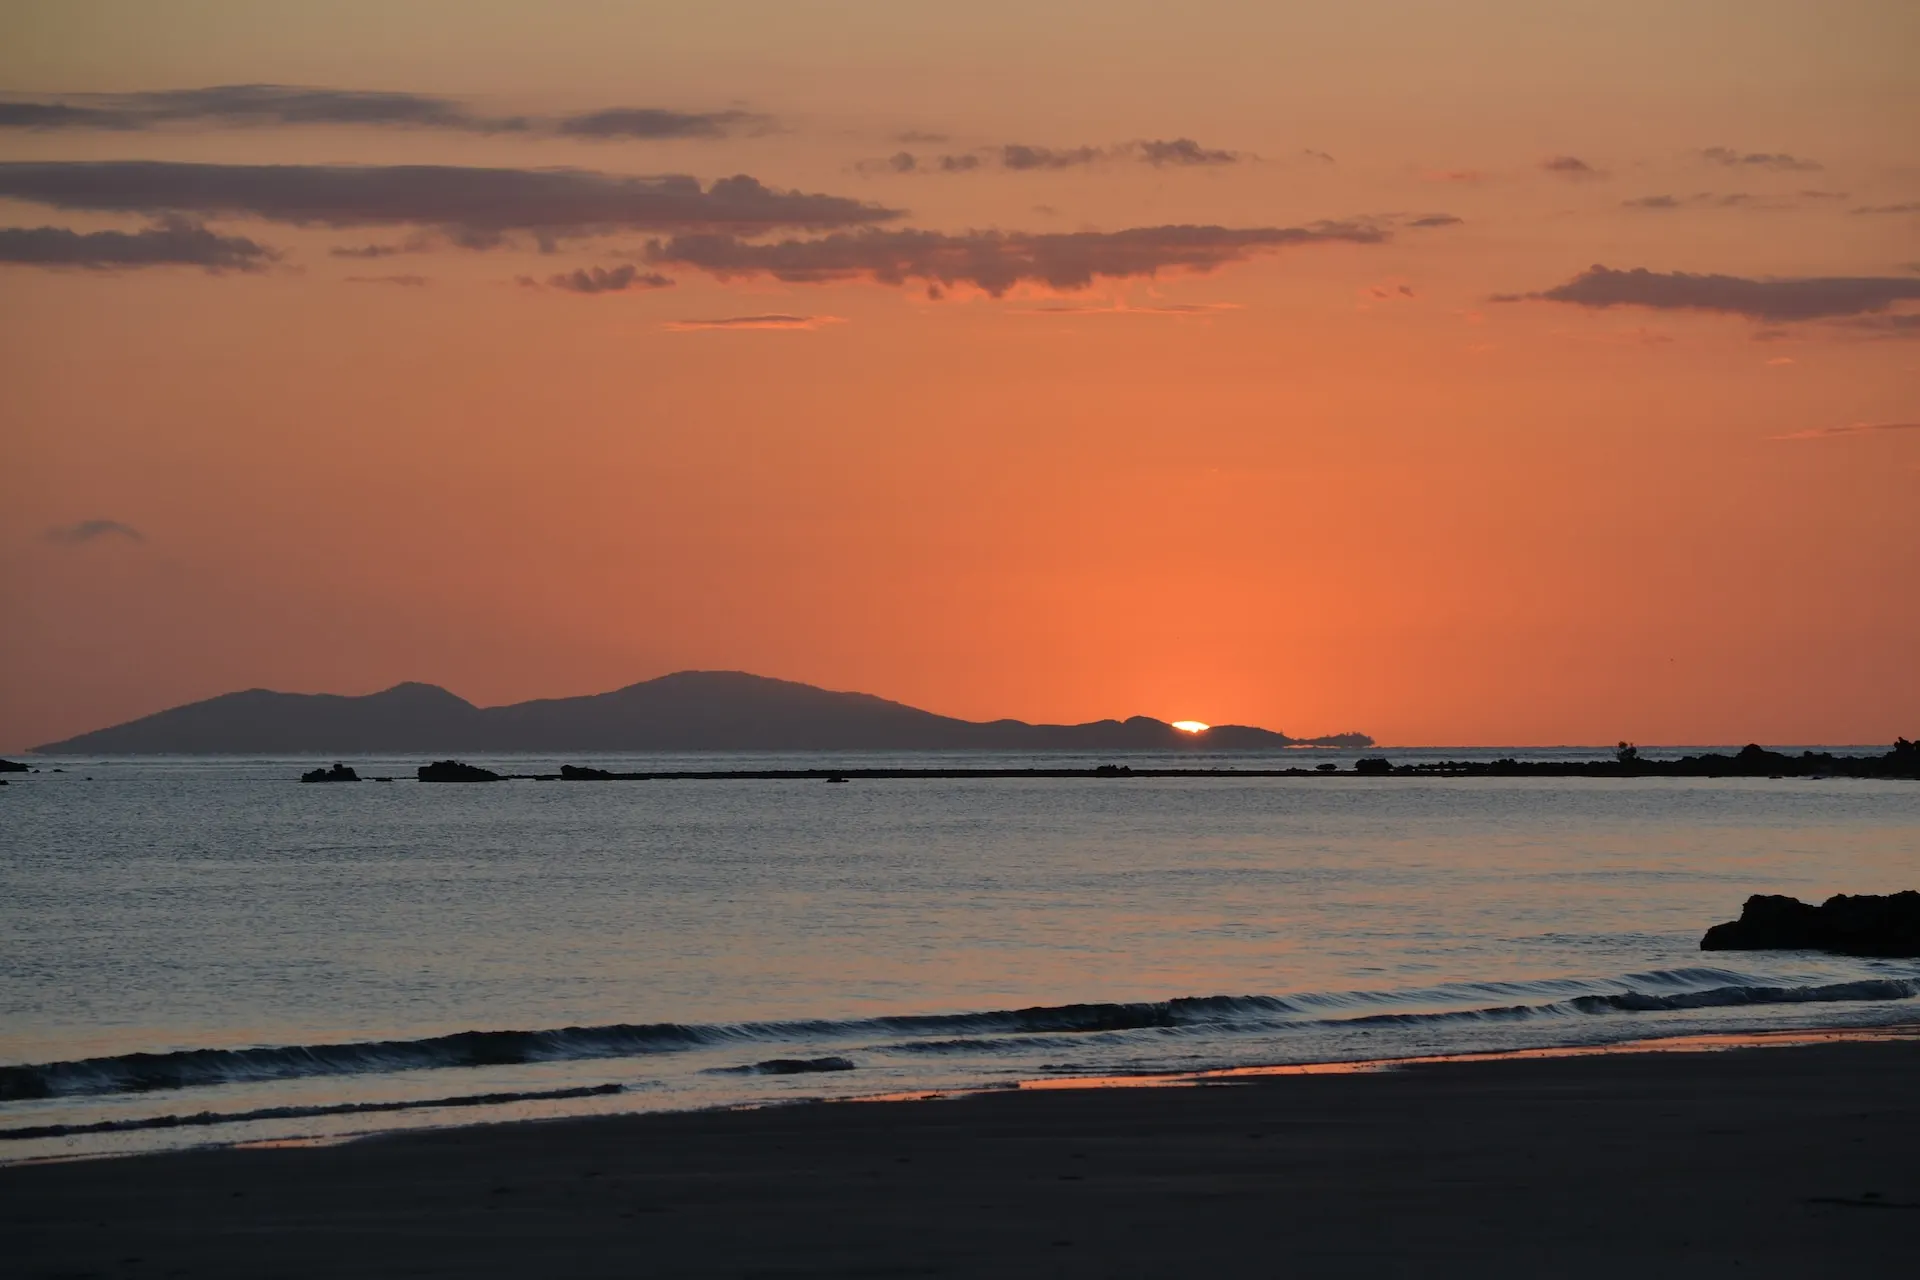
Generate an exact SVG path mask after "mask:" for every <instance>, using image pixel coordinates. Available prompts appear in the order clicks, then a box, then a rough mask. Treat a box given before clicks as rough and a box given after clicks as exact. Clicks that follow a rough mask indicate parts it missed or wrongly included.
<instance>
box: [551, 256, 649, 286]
mask: <svg viewBox="0 0 1920 1280" xmlns="http://www.w3.org/2000/svg"><path fill="white" fill-rule="evenodd" d="M547 284H548V286H549V287H551V288H555V289H565V290H566V291H567V292H568V293H620V292H623V291H625V290H627V289H671V288H672V287H673V281H672V280H670V279H668V278H667V277H666V276H663V275H660V274H659V273H658V272H653V271H641V270H640V268H638V267H636V266H634V265H633V264H632V263H627V264H626V265H625V266H619V267H581V268H580V269H579V270H577V271H562V272H561V273H560V274H558V275H553V276H548V277H547Z"/></svg>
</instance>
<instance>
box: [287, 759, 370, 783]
mask: <svg viewBox="0 0 1920 1280" xmlns="http://www.w3.org/2000/svg"><path fill="white" fill-rule="evenodd" d="M300 781H302V782H358V781H360V775H359V774H357V773H355V772H354V771H353V770H352V768H350V767H349V766H347V765H344V764H341V763H340V762H339V761H337V760H336V761H335V762H334V765H333V768H331V769H309V770H307V772H305V773H303V774H301V775H300Z"/></svg>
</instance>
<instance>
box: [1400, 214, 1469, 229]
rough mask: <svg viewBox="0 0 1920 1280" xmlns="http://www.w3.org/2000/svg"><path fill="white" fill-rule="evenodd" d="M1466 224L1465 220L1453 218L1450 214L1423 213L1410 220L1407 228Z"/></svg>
mask: <svg viewBox="0 0 1920 1280" xmlns="http://www.w3.org/2000/svg"><path fill="white" fill-rule="evenodd" d="M1464 222H1466V219H1465V218H1459V217H1455V216H1454V215H1453V214H1451V213H1423V214H1421V215H1420V216H1419V217H1417V218H1414V219H1411V220H1410V221H1409V222H1408V223H1407V225H1408V226H1409V227H1457V226H1460V225H1461V224H1462V223H1464Z"/></svg>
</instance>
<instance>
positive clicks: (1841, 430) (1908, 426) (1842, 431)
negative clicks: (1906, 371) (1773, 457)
mask: <svg viewBox="0 0 1920 1280" xmlns="http://www.w3.org/2000/svg"><path fill="white" fill-rule="evenodd" d="M1880 431H1920V422H1850V423H1848V424H1847V425H1846V426H1844V427H1814V428H1812V429H1811V430H1808V431H1789V432H1788V433H1787V434H1786V435H1783V436H1768V437H1767V439H1769V440H1831V439H1833V438H1834V437H1836V436H1863V435H1870V434H1872V433H1874V432H1880Z"/></svg>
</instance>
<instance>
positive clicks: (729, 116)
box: [555, 107, 773, 138]
mask: <svg viewBox="0 0 1920 1280" xmlns="http://www.w3.org/2000/svg"><path fill="white" fill-rule="evenodd" d="M772 123H773V122H772V120H771V119H770V118H768V117H767V116H763V115H756V114H754V113H753V112H751V111H669V110H667V109H665V108H664V107H609V108H607V109H606V110H604V111H589V112H585V113H584V114H581V115H577V116H565V117H563V118H562V119H561V120H560V121H559V123H558V124H557V125H556V126H555V127H556V129H557V131H558V132H560V133H562V134H564V135H566V136H567V137H570V138H725V137H728V136H730V135H732V134H735V133H742V132H763V131H765V130H766V129H767V128H768V127H770V126H771V125H772Z"/></svg>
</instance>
